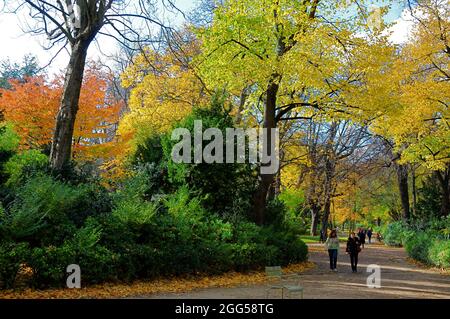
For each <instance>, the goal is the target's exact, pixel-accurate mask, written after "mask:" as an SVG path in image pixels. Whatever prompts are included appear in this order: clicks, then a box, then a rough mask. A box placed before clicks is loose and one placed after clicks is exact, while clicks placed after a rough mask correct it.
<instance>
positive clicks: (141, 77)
mask: <svg viewBox="0 0 450 319" xmlns="http://www.w3.org/2000/svg"><path fill="white" fill-rule="evenodd" d="M199 53H200V45H199V42H198V40H197V39H196V37H195V35H193V34H192V33H191V32H189V31H188V30H186V29H185V30H181V31H180V32H177V33H176V34H174V35H173V37H172V38H171V39H168V45H167V46H166V47H165V48H164V49H161V50H159V51H156V50H154V49H153V48H151V47H146V48H144V49H143V50H142V52H141V53H139V54H138V55H137V56H135V57H134V58H133V63H132V64H131V65H130V66H129V67H128V68H127V69H126V70H125V72H124V73H123V74H122V76H121V78H122V85H123V86H124V87H125V88H128V89H130V98H129V112H127V113H126V114H125V116H124V117H123V119H122V120H121V122H120V128H119V134H120V136H121V138H122V139H125V140H130V139H131V145H129V146H130V147H131V149H133V148H135V147H136V143H143V142H145V141H144V139H145V138H148V137H149V135H151V134H155V133H156V134H161V133H165V132H167V130H168V129H170V128H171V127H172V126H173V124H174V123H175V122H178V121H180V120H182V119H183V118H184V117H186V116H187V115H188V114H189V113H190V112H191V111H192V109H193V108H194V107H198V106H202V105H206V104H207V103H208V102H209V101H210V98H211V94H210V92H208V90H207V89H206V88H205V85H204V83H203V82H202V80H201V78H199V76H198V74H197V73H196V72H195V70H194V69H192V68H191V65H190V61H191V60H192V59H193V58H194V57H195V56H197V55H198V54H199Z"/></svg>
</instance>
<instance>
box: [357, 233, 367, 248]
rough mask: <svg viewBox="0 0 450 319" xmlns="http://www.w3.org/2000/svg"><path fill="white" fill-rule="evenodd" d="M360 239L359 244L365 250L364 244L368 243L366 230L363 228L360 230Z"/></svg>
mask: <svg viewBox="0 0 450 319" xmlns="http://www.w3.org/2000/svg"><path fill="white" fill-rule="evenodd" d="M358 238H359V242H360V244H361V246H362V248H364V244H365V243H366V230H365V229H363V228H360V230H359V231H358Z"/></svg>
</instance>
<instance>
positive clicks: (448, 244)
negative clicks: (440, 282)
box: [428, 239, 450, 269]
mask: <svg viewBox="0 0 450 319" xmlns="http://www.w3.org/2000/svg"><path fill="white" fill-rule="evenodd" d="M428 258H429V260H430V262H431V263H432V264H433V265H436V266H438V267H441V268H447V269H448V268H450V241H449V240H440V239H434V240H433V242H432V243H431V247H430V248H429V253H428Z"/></svg>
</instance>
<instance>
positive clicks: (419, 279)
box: [136, 244, 450, 299]
mask: <svg viewBox="0 0 450 319" xmlns="http://www.w3.org/2000/svg"><path fill="white" fill-rule="evenodd" d="M308 247H309V251H310V256H309V260H310V261H311V262H313V263H315V265H316V267H315V268H313V269H310V270H307V271H305V272H303V273H301V274H300V276H301V284H302V286H303V287H304V289H305V292H304V298H305V299H349V298H357V299H372V298H376V299H385V298H388V299H395V298H420V299H428V298H430V299H442V298H444V299H450V275H448V274H442V273H439V272H438V271H436V270H431V269H424V268H422V267H419V266H417V265H414V264H412V263H410V262H408V260H407V255H406V253H405V251H404V249H403V248H392V247H386V246H384V245H380V244H372V245H368V244H366V247H365V249H363V251H362V252H361V253H360V258H359V259H360V261H359V266H358V273H356V274H354V273H352V271H351V268H350V258H349V257H348V255H346V254H345V252H344V251H345V249H344V246H343V245H341V249H340V252H339V257H338V272H337V273H333V272H330V271H329V269H328V267H329V266H328V265H329V263H328V254H327V252H326V251H325V250H324V248H323V245H322V244H308ZM371 264H376V265H379V266H380V267H381V268H380V269H381V288H379V289H377V288H369V287H368V286H367V277H368V276H369V275H370V273H368V272H366V270H367V266H368V265H371ZM265 288H266V285H251V286H240V287H234V288H208V289H201V290H194V291H191V292H186V293H174V294H157V295H150V296H138V297H136V298H152V299H153V298H155V299H156V298H163V299H164V298H171V299H264V298H265ZM271 297H273V298H279V294H277V293H276V291H275V292H274V293H272V294H271Z"/></svg>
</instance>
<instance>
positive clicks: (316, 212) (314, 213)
mask: <svg viewBox="0 0 450 319" xmlns="http://www.w3.org/2000/svg"><path fill="white" fill-rule="evenodd" d="M319 217H320V207H319V206H317V205H312V207H311V229H310V235H311V236H317V226H318V225H319Z"/></svg>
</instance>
